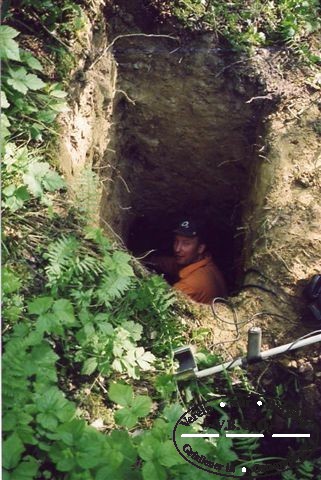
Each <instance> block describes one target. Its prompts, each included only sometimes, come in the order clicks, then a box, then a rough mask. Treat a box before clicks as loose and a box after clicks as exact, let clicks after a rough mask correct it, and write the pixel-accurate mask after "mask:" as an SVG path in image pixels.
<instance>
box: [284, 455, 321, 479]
mask: <svg viewBox="0 0 321 480" xmlns="http://www.w3.org/2000/svg"><path fill="white" fill-rule="evenodd" d="M282 479H283V480H310V479H314V480H320V479H321V475H320V474H318V475H316V474H315V472H314V463H313V462H312V461H309V460H305V461H304V462H303V463H302V464H301V465H300V466H299V467H298V468H297V469H296V470H295V471H293V470H287V471H286V472H284V473H283V474H282Z"/></svg>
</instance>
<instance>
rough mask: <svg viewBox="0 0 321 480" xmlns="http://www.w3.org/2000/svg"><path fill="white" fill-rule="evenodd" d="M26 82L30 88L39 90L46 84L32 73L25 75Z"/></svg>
mask: <svg viewBox="0 0 321 480" xmlns="http://www.w3.org/2000/svg"><path fill="white" fill-rule="evenodd" d="M26 84H27V86H28V87H29V88H30V90H40V89H41V88H44V87H45V86H46V84H45V82H43V81H42V80H41V78H39V77H38V76H37V75H34V74H33V73H29V74H28V75H27V76H26Z"/></svg>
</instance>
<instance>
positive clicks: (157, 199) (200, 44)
mask: <svg viewBox="0 0 321 480" xmlns="http://www.w3.org/2000/svg"><path fill="white" fill-rule="evenodd" d="M175 47H177V45H176V44H175V42H174V43H173V41H171V40H170V39H168V40H167V39H166V40H164V39H154V38H144V39H141V38H136V39H135V38H134V37H133V38H129V39H128V38H127V39H125V38H124V39H123V40H122V41H121V42H119V44H117V47H115V52H114V53H115V58H116V60H117V64H118V79H117V86H116V95H115V100H114V114H113V122H114V127H113V139H112V141H111V143H110V144H109V147H110V148H109V149H108V151H107V153H106V164H107V165H109V166H110V168H111V173H112V175H111V179H112V181H111V182H110V183H109V184H108V188H107V187H106V191H105V195H104V200H103V204H102V216H104V215H105V218H106V219H107V220H108V221H109V222H110V223H111V224H112V225H113V228H114V229H115V230H116V231H117V232H118V233H119V234H120V235H121V236H122V238H123V240H124V242H125V243H126V245H127V247H128V248H129V249H130V250H131V251H133V252H134V254H141V253H143V252H145V251H147V250H149V249H153V248H154V249H157V250H158V251H159V253H170V251H171V243H172V233H171V232H172V229H173V226H174V225H175V224H176V223H177V221H178V220H179V219H180V218H181V217H183V216H185V215H193V216H195V217H197V218H201V219H202V220H204V221H205V222H206V224H207V230H208V231H207V233H208V238H209V249H210V250H211V252H212V254H213V256H214V259H215V261H216V263H217V264H218V265H219V266H220V268H221V269H222V270H223V272H224V274H225V276H226V278H227V281H228V283H229V285H230V287H231V288H232V287H233V286H234V284H235V278H236V276H237V274H238V272H239V270H240V268H241V266H242V261H241V252H242V211H243V208H244V205H245V204H246V197H247V194H248V190H249V172H250V170H251V166H252V164H253V161H254V157H255V152H254V144H255V143H256V136H257V131H258V124H259V123H260V117H259V115H258V113H257V109H256V111H255V110H254V106H253V104H255V102H253V103H252V102H249V103H247V102H248V100H249V99H251V97H253V96H255V94H256V87H255V85H254V84H255V81H254V80H253V81H252V83H250V82H249V80H248V79H247V78H246V77H242V76H240V75H236V74H235V72H234V70H233V68H230V67H229V65H232V64H233V58H230V59H228V58H227V55H226V53H225V55H224V60H223V56H221V55H220V52H219V51H217V50H216V49H214V48H213V47H211V42H210V40H209V39H208V37H206V36H205V37H203V38H202V39H198V40H194V41H192V42H190V43H189V44H188V45H185V47H179V48H175ZM105 212H106V213H105ZM107 212H108V213H107Z"/></svg>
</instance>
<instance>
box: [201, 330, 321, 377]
mask: <svg viewBox="0 0 321 480" xmlns="http://www.w3.org/2000/svg"><path fill="white" fill-rule="evenodd" d="M317 342H321V334H319V335H313V336H312V337H309V338H304V339H302V340H295V341H294V342H291V343H287V344H286V345H280V346H279V347H275V348H271V349H270V350H266V351H263V352H260V354H259V356H258V357H256V359H259V360H263V359H265V358H268V357H274V355H278V354H280V353H285V352H290V351H292V350H296V349H297V348H301V347H305V346H307V345H311V344H313V343H317ZM248 363H249V362H248V359H247V358H246V357H243V358H241V357H240V358H236V359H235V360H231V361H230V362H225V363H223V364H221V365H216V366H215V367H211V368H206V369H204V370H200V371H198V372H195V377H196V378H203V377H208V376H210V375H214V374H215V373H219V372H222V371H223V370H229V369H231V368H234V367H239V366H245V365H247V364H248Z"/></svg>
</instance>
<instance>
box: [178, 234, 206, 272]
mask: <svg viewBox="0 0 321 480" xmlns="http://www.w3.org/2000/svg"><path fill="white" fill-rule="evenodd" d="M173 249H174V255H175V258H176V262H177V264H178V265H179V266H180V267H186V266H187V265H190V264H191V263H195V262H198V261H199V260H201V259H202V258H203V253H204V251H205V244H204V243H201V242H200V240H199V238H198V237H184V236H183V235H175V239H174V245H173Z"/></svg>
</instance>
